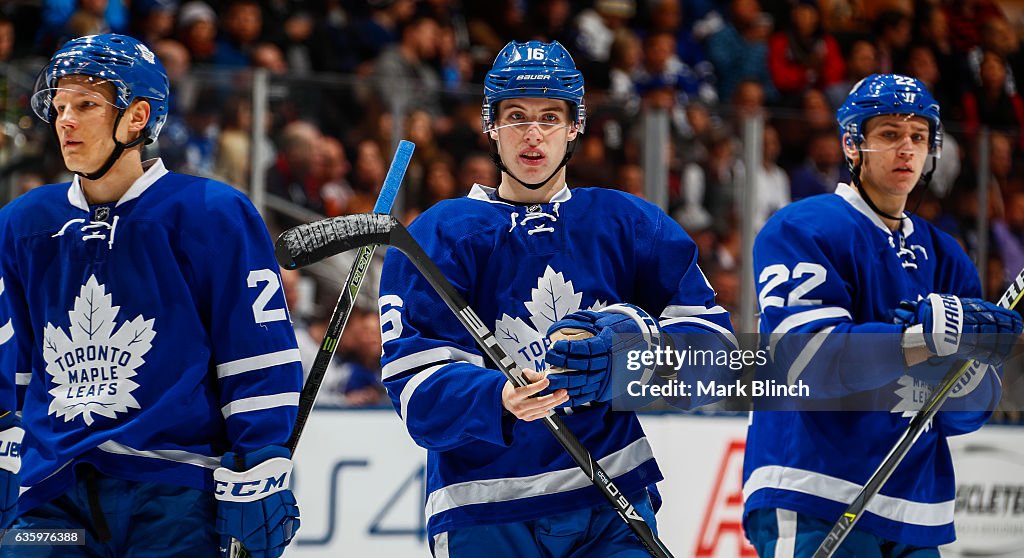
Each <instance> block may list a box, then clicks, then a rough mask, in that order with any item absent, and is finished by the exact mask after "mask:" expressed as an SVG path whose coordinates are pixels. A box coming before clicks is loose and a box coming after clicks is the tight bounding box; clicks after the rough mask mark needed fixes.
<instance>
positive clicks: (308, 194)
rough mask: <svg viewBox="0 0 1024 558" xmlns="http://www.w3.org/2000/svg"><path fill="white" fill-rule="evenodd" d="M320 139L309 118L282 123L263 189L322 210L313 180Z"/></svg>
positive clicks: (309, 207)
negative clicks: (278, 150)
mask: <svg viewBox="0 0 1024 558" xmlns="http://www.w3.org/2000/svg"><path fill="white" fill-rule="evenodd" d="M320 141H322V137H321V134H320V130H319V129H317V127H316V126H315V125H313V124H311V123H309V122H305V121H302V120H296V121H295V122H291V123H289V124H288V125H287V126H285V127H284V129H283V130H282V131H281V142H280V150H281V151H280V153H279V154H278V156H277V162H276V163H275V164H274V166H273V167H271V168H270V170H269V171H267V192H269V193H271V194H274V195H276V196H280V197H282V198H284V199H286V200H288V201H290V202H292V203H294V204H296V205H300V206H302V207H305V208H306V209H309V210H312V211H316V212H319V213H323V209H324V208H323V198H322V197H321V196H320V184H319V183H317V181H316V179H317V176H316V170H317V168H318V165H319V161H318V157H319V156H320V154H321V153H320V152H319V150H318V149H317V144H318V143H319V142H320ZM279 224H281V225H284V223H279Z"/></svg>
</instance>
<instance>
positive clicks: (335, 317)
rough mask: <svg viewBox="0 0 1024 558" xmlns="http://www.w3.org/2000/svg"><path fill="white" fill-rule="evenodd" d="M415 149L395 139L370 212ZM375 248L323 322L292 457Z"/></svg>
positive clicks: (389, 202)
mask: <svg viewBox="0 0 1024 558" xmlns="http://www.w3.org/2000/svg"><path fill="white" fill-rule="evenodd" d="M415 149H416V144H414V143H412V142H411V141H406V140H402V141H400V142H398V149H397V150H396V151H395V157H394V159H392V160H391V168H389V169H388V174H387V176H385V177H384V185H383V186H381V189H380V194H379V195H378V196H377V203H376V204H374V206H373V212H374V213H378V214H383V215H387V214H390V213H391V207H392V206H393V205H394V204H395V197H396V196H397V195H398V189H399V187H401V185H402V179H403V178H405V171H406V169H408V168H409V161H410V160H411V159H412V153H413V151H414V150H415ZM314 224H315V223H314ZM376 248H377V247H376V246H374V245H366V246H361V247H360V248H359V252H358V253H357V254H356V259H355V263H354V264H353V265H352V269H351V270H350V271H349V273H348V279H346V280H345V287H344V288H343V289H341V294H340V295H339V296H338V305H337V306H335V307H334V313H333V314H331V321H330V323H329V324H328V325H327V331H326V332H325V333H324V340H323V342H322V343H320V348H319V349H318V350H317V353H316V359H314V360H313V367H312V368H310V370H309V377H307V378H306V383H305V385H303V386H302V392H301V394H300V395H299V409H298V415H297V416H296V418H295V426H294V427H293V428H292V433H291V436H289V437H288V442H287V444H286V447H287V448H288V449H289V450H290V451H291V453H292V456H293V457H294V456H295V448H296V447H297V446H298V445H299V437H301V436H302V430H303V429H304V428H305V427H306V421H307V420H308V419H309V414H310V412H312V411H313V404H314V403H316V396H317V393H319V391H320V385H321V384H323V381H324V376H325V375H326V373H327V366H328V365H329V364H330V363H331V359H332V358H334V351H335V349H337V348H338V341H339V340H340V339H341V332H342V331H344V329H345V324H347V323H348V318H349V316H351V315H352V307H353V306H354V305H355V302H356V295H357V294H359V287H361V286H362V284H363V278H364V277H366V271H367V270H368V269H369V268H370V262H371V261H372V260H373V252H374V250H375V249H376ZM289 269H294V268H289ZM228 556H230V557H232V558H249V556H250V555H249V551H247V550H245V548H244V547H243V546H242V545H241V543H239V542H238V541H232V542H231V552H230V553H229V554H228Z"/></svg>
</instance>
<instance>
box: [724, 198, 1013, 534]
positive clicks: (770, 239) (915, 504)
mask: <svg viewBox="0 0 1024 558" xmlns="http://www.w3.org/2000/svg"><path fill="white" fill-rule="evenodd" d="M754 272H755V275H754V277H755V279H756V280H757V286H758V292H759V295H758V301H759V305H760V311H761V313H760V318H761V321H760V331H761V334H762V343H763V344H766V345H768V347H769V349H770V351H771V354H772V355H773V359H774V360H773V362H772V363H771V366H774V367H776V368H777V369H778V371H779V372H780V375H781V377H782V378H783V379H785V380H788V381H790V382H795V381H805V382H806V383H807V384H808V385H809V386H810V387H811V389H812V390H817V395H816V397H819V398H821V399H822V400H823V401H824V403H825V406H827V407H828V408H829V409H831V410H830V411H814V412H811V411H805V410H802V411H788V412H787V411H757V410H755V411H754V413H753V414H752V417H751V424H750V426H749V431H748V437H747V449H746V459H745V463H744V471H743V478H744V485H743V494H744V499H745V511H746V512H750V511H751V510H755V509H759V508H784V509H788V510H793V511H797V512H800V513H804V514H808V515H811V516H814V517H819V518H822V519H825V520H829V521H834V520H836V519H837V518H838V517H839V516H840V514H841V513H842V512H843V511H844V510H845V508H846V506H847V505H848V504H849V503H850V502H852V501H853V499H854V497H855V496H856V494H857V493H858V492H859V491H860V489H861V487H862V486H863V485H864V483H866V481H867V480H868V478H869V477H870V476H871V474H872V473H874V471H875V469H876V468H877V467H878V465H879V464H880V463H881V462H882V460H883V459H884V458H885V457H886V455H887V454H888V453H889V450H890V449H891V448H892V446H893V445H894V444H895V443H896V441H897V440H898V439H899V437H900V436H901V434H902V433H903V432H904V431H905V430H906V428H907V426H908V424H909V421H910V419H911V417H912V416H913V415H914V413H915V412H916V411H917V410H918V409H920V408H921V406H922V404H923V403H924V401H926V400H927V398H928V396H929V394H930V387H929V385H928V384H927V383H923V382H920V381H917V380H915V379H914V378H912V377H911V376H910V375H908V370H907V369H906V366H905V364H904V363H905V361H904V356H903V349H902V346H901V337H902V328H903V326H901V325H898V324H894V323H892V321H893V310H894V309H895V308H896V307H897V305H898V304H899V302H900V301H901V300H917V299H918V297H919V296H925V295H927V294H929V293H932V292H936V293H951V294H955V295H958V296H964V297H978V296H980V295H981V286H980V284H979V281H978V276H977V272H976V270H975V268H974V266H973V264H972V263H971V261H970V259H968V257H967V254H965V253H964V251H963V249H962V248H961V247H960V246H959V245H958V244H957V243H956V241H955V240H954V239H953V238H952V237H950V236H949V235H947V234H945V233H943V232H941V231H939V230H938V229H936V228H935V227H933V226H931V225H930V224H928V223H927V222H925V221H924V220H922V219H920V218H919V217H916V216H911V217H910V218H908V219H905V220H903V221H902V225H901V229H900V230H898V231H896V232H891V231H890V230H889V229H888V228H886V226H885V225H884V224H883V222H882V221H881V219H880V218H879V217H878V216H877V215H876V214H875V213H874V212H873V211H872V210H871V209H870V208H869V207H868V205H867V204H866V203H865V202H864V200H863V199H862V198H861V197H860V195H859V194H858V193H857V191H856V190H855V189H854V188H852V187H851V186H848V185H845V184H840V185H839V187H838V188H837V190H836V192H835V194H825V195H821V196H815V197H812V198H808V199H807V200H803V201H800V202H797V203H794V204H792V205H790V206H788V207H786V208H783V209H782V210H780V211H779V212H778V213H776V214H775V215H774V216H773V217H772V218H771V219H770V220H769V221H768V223H767V224H766V225H765V227H764V229H762V231H761V232H760V234H759V235H758V237H757V240H756V242H755V244H754ZM954 364H955V363H954V362H948V363H947V364H945V366H944V368H943V370H945V369H948V367H951V366H953V365H954ZM920 366H927V365H920ZM999 396H1000V383H999V377H998V371H996V370H994V369H992V368H990V367H987V366H985V367H980V371H979V373H977V374H975V375H974V376H972V377H971V380H970V382H969V383H968V384H967V385H962V386H960V388H959V389H957V390H956V391H955V393H954V394H953V396H952V397H953V399H952V400H950V401H948V402H947V403H951V404H953V406H956V403H957V402H956V400H957V399H961V400H963V401H966V398H967V397H969V398H970V399H971V400H972V401H973V403H972V404H971V405H967V406H963V408H964V409H969V410H963V411H958V412H949V411H941V412H939V414H938V415H937V418H936V419H935V420H934V421H933V424H932V425H931V427H930V428H929V429H928V430H927V431H926V432H925V433H924V434H923V435H922V436H921V438H920V439H919V440H918V441H917V443H916V444H915V445H914V446H913V448H912V449H911V450H910V453H909V454H908V455H907V457H906V459H905V460H904V461H903V462H902V464H901V465H900V466H899V467H898V468H897V469H896V470H895V472H894V474H893V475H892V477H891V478H890V479H889V481H888V483H887V484H886V485H885V487H884V488H882V491H881V493H880V494H879V495H878V496H876V497H875V499H874V500H872V501H871V502H870V504H869V505H868V508H867V513H866V514H864V516H863V517H862V518H861V519H860V522H859V523H858V524H857V528H858V529H862V530H864V531H867V532H870V533H873V534H875V535H878V536H880V537H883V538H885V539H888V540H893V541H898V542H901V543H905V544H912V545H920V546H936V545H940V544H944V543H948V542H950V541H952V540H953V538H954V533H953V507H954V499H955V484H954V479H953V465H952V461H951V459H950V453H949V448H948V446H947V442H946V438H947V437H948V436H952V435H956V434H962V433H965V432H970V431H973V430H976V429H977V428H979V427H980V426H981V425H982V424H983V423H984V422H985V420H986V419H987V418H988V416H989V413H990V412H989V411H986V409H991V408H993V405H994V403H995V402H996V401H998V398H999ZM850 400H856V401H857V402H858V405H859V406H856V407H850V406H848V401H850ZM865 402H867V403H865ZM816 403H819V404H820V403H822V401H818V402H816ZM883 403H884V404H885V405H887V406H885V407H882V406H881V405H882V404H883ZM865 404H868V405H869V406H870V405H872V404H873V405H877V406H875V407H869V408H870V409H874V410H868V408H866V407H864V405H865ZM851 408H852V409H855V410H842V409H851ZM947 408H948V406H947Z"/></svg>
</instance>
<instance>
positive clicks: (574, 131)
mask: <svg viewBox="0 0 1024 558" xmlns="http://www.w3.org/2000/svg"><path fill="white" fill-rule="evenodd" d="M579 135H580V129H579V127H577V126H570V127H569V135H568V136H567V137H566V139H567V140H569V141H573V140H574V139H576V137H577V136H579Z"/></svg>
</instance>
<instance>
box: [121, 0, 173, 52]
mask: <svg viewBox="0 0 1024 558" xmlns="http://www.w3.org/2000/svg"><path fill="white" fill-rule="evenodd" d="M132 9H133V11H134V12H135V13H136V14H137V16H136V22H135V25H136V37H137V38H138V39H139V40H140V41H142V42H143V43H146V44H147V45H155V44H157V43H158V42H160V41H162V40H163V39H167V38H170V37H171V36H172V35H173V34H174V14H176V13H177V12H178V0H142V1H138V0H136V2H134V3H133V5H132Z"/></svg>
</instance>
